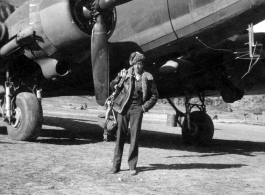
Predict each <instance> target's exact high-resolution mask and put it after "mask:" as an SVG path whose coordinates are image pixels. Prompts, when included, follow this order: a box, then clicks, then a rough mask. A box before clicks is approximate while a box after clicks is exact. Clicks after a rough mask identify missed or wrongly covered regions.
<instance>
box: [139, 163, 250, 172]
mask: <svg viewBox="0 0 265 195" xmlns="http://www.w3.org/2000/svg"><path fill="white" fill-rule="evenodd" d="M244 166H247V165H245V164H212V163H209V164H207V163H188V164H169V165H166V164H150V166H149V167H138V168H137V170H138V171H139V172H144V171H153V170H183V169H215V170H220V169H231V168H241V167H244Z"/></svg>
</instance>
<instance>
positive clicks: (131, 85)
mask: <svg viewBox="0 0 265 195" xmlns="http://www.w3.org/2000/svg"><path fill="white" fill-rule="evenodd" d="M144 59H145V57H144V55H143V54H141V53H139V52H133V53H132V54H131V56H130V59H129V63H130V65H131V67H130V68H129V69H128V71H126V70H125V69H124V70H122V71H121V72H120V74H119V75H118V76H117V77H116V78H115V79H114V80H113V81H112V82H111V83H110V86H111V88H112V90H114V89H116V88H117V87H118V83H119V82H120V80H121V79H123V80H124V81H123V85H121V87H120V89H118V90H120V91H121V92H120V93H119V95H118V96H117V98H115V100H114V104H113V109H114V110H115V111H116V112H117V113H118V116H117V121H118V130H117V140H116V147H115V150H114V158H113V168H112V170H111V173H118V172H119V171H120V167H121V160H122V153H123V148H124V143H125V138H126V135H127V133H128V125H129V122H130V135H131V142H130V150H129V156H128V164H129V168H130V174H131V175H136V174H137V171H136V165H137V161H138V140H139V137H140V131H141V125H142V118H143V113H144V112H147V111H148V110H149V109H151V108H152V107H153V106H154V105H155V104H156V102H157V100H158V92H157V88H156V86H155V83H154V80H153V76H152V75H151V74H150V73H148V72H146V71H144V69H143V67H144V64H143V61H144Z"/></svg>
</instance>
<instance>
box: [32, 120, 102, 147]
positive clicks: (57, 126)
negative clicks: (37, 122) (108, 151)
mask: <svg viewBox="0 0 265 195" xmlns="http://www.w3.org/2000/svg"><path fill="white" fill-rule="evenodd" d="M92 122H96V121H93V120H84V119H81V120H79V119H73V118H59V117H51V116H44V122H43V125H48V126H50V127H51V128H45V129H42V131H41V133H40V135H39V139H37V140H36V142H39V143H47V144H56V145H81V144H91V143H97V142H101V141H102V140H103V129H102V128H101V127H99V126H98V125H97V124H93V123H92ZM52 127H54V128H52Z"/></svg>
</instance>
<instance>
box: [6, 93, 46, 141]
mask: <svg viewBox="0 0 265 195" xmlns="http://www.w3.org/2000/svg"><path fill="white" fill-rule="evenodd" d="M42 122H43V113H42V107H41V104H40V102H39V100H38V99H37V97H36V96H35V95H34V94H32V93H28V92H22V93H19V94H18V95H17V97H16V101H15V105H14V112H13V117H12V120H11V124H10V125H7V131H8V136H9V137H10V138H11V139H14V140H19V141H34V140H36V139H37V137H38V135H39V132H40V130H41V126H42Z"/></svg>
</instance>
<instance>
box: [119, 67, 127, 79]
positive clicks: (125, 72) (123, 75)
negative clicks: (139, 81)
mask: <svg viewBox="0 0 265 195" xmlns="http://www.w3.org/2000/svg"><path fill="white" fill-rule="evenodd" d="M126 74H127V70H125V68H124V69H123V70H121V72H119V74H118V75H119V76H120V77H125V76H126Z"/></svg>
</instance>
